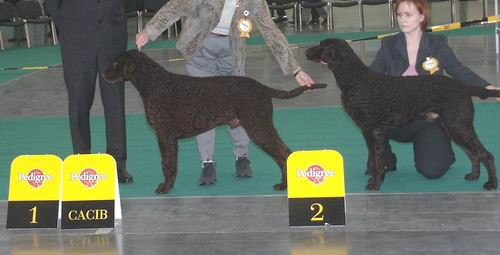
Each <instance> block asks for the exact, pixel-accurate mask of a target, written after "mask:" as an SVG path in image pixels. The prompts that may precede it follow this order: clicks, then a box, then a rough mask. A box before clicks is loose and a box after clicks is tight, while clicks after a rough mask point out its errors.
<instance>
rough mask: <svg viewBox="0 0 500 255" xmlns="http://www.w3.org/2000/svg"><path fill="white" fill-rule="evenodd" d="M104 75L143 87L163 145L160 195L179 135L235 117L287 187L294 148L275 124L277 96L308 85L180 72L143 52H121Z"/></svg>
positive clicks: (170, 180)
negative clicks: (283, 86)
mask: <svg viewBox="0 0 500 255" xmlns="http://www.w3.org/2000/svg"><path fill="white" fill-rule="evenodd" d="M104 78H105V79H107V80H109V81H118V80H125V81H131V82H132V84H133V85H134V86H135V87H136V89H137V90H138V91H139V94H140V96H141V98H142V101H143V103H144V110H145V112H146V118H147V120H148V123H149V124H150V125H151V127H152V128H153V129H154V130H155V132H156V136H157V138H158V144H159V146H160V153H161V158H162V168H163V175H164V176H165V181H164V182H162V183H161V184H160V185H159V186H158V188H157V189H156V192H157V193H167V192H169V191H170V189H172V187H173V186H174V182H175V178H176V176H177V151H178V145H177V140H178V139H182V138H186V137H191V136H195V135H198V134H200V133H202V132H205V131H207V130H210V129H212V128H214V127H216V126H219V125H223V124H227V123H228V122H229V121H230V120H233V119H235V118H237V119H239V124H240V125H241V126H242V127H243V128H244V129H245V130H246V131H247V133H248V136H249V137H250V139H252V141H253V142H254V143H255V144H257V145H258V146H259V147H260V148H262V149H263V150H264V151H265V152H266V153H267V154H269V155H270V156H271V157H273V159H274V160H275V161H276V163H277V164H278V165H279V167H280V168H281V175H282V180H281V183H278V184H276V185H274V189H276V190H284V189H286V186H287V182H286V159H287V158H288V156H289V155H290V153H291V151H290V149H289V148H288V146H286V144H285V143H284V142H283V141H282V140H281V138H280V137H279V135H278V133H277V132H276V129H275V127H274V124H273V104H272V100H271V99H272V98H283V99H284V98H292V97H296V96H298V95H300V94H302V93H303V92H304V91H305V90H306V88H304V87H299V88H296V89H294V90H291V91H283V90H276V89H273V88H269V87H267V86H264V85H262V84H260V83H259V82H257V81H255V80H253V79H250V78H246V77H237V76H217V77H203V78H199V77H191V76H186V75H178V74H174V73H171V72H168V71H167V70H165V69H164V68H163V67H161V66H160V65H159V64H158V63H156V62H154V61H153V60H152V59H150V58H149V57H148V56H147V55H145V54H143V53H141V52H139V51H137V50H131V51H128V52H126V53H124V54H122V55H121V56H119V57H118V58H117V59H116V61H115V62H114V63H113V65H112V66H111V67H109V68H108V69H107V70H106V72H105V73H104ZM324 87H326V85H325V84H316V85H313V86H312V87H311V88H310V89H316V88H324Z"/></svg>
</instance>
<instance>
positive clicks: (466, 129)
mask: <svg viewBox="0 0 500 255" xmlns="http://www.w3.org/2000/svg"><path fill="white" fill-rule="evenodd" d="M442 123H443V125H444V126H445V129H446V130H447V131H448V133H449V135H450V137H451V139H452V140H453V141H454V142H455V143H457V144H458V145H459V146H460V147H462V149H464V151H465V152H466V154H467V156H468V157H469V159H470V160H471V163H472V170H471V173H470V174H467V175H465V179H466V180H477V179H478V178H479V170H480V162H482V163H483V164H484V166H485V167H486V169H487V171H488V181H487V182H486V183H485V184H484V185H483V188H484V189H486V190H494V189H496V188H497V176H496V169H495V161H494V158H493V155H492V154H491V153H490V152H489V151H487V150H486V148H484V146H483V145H482V144H481V142H480V141H479V138H478V136H477V134H476V132H475V131H474V127H473V124H472V114H471V115H470V117H462V118H455V119H452V118H446V117H445V118H443V121H442Z"/></svg>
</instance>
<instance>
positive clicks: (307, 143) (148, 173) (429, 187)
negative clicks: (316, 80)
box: [0, 103, 500, 200]
mask: <svg viewBox="0 0 500 255" xmlns="http://www.w3.org/2000/svg"><path fill="white" fill-rule="evenodd" d="M274 120H275V124H276V127H277V129H278V132H279V133H280V135H281V137H282V138H283V140H284V141H285V142H286V143H287V144H288V145H289V146H290V148H291V149H292V150H293V151H298V150H320V149H333V150H338V151H339V152H340V153H342V155H343V157H344V161H345V162H344V164H345V172H346V174H345V178H346V189H347V192H348V193H360V192H365V191H364V186H365V184H366V181H367V179H368V177H366V176H365V175H364V170H365V168H366V158H367V150H366V147H365V143H364V140H363V138H362V136H361V133H360V131H359V129H358V128H357V127H356V126H354V124H353V123H352V121H351V120H350V119H349V118H348V117H347V116H346V114H345V113H344V112H343V110H342V109H341V108H312V109H281V110H276V111H275V117H274ZM475 124H476V131H477V132H478V134H479V137H480V138H481V140H482V142H483V144H484V145H485V146H486V148H487V149H488V150H489V151H490V152H492V153H493V154H494V155H496V156H497V158H499V157H498V155H500V142H499V141H500V132H499V131H498V130H499V128H500V104H498V103H484V104H476V116H475ZM127 135H128V137H127V139H128V140H127V141H128V158H129V160H128V164H127V165H128V168H129V169H130V172H131V173H132V174H133V175H134V178H135V183H133V184H131V185H121V186H120V190H121V194H122V196H123V197H147V196H155V194H154V190H155V189H156V187H157V185H158V184H159V183H160V181H161V180H162V178H163V176H162V173H161V170H160V169H161V168H160V155H159V152H158V146H157V144H156V138H155V136H154V134H153V132H152V130H151V129H150V128H149V127H148V126H147V124H146V121H145V118H144V115H128V116H127ZM92 138H93V141H92V142H93V148H94V150H93V151H94V152H103V151H104V150H105V149H104V148H105V145H104V141H105V136H104V120H103V117H93V118H92ZM0 141H1V142H0V187H1V188H0V200H4V199H6V197H7V191H8V185H7V184H8V176H9V171H10V163H11V162H12V160H13V159H14V158H15V157H16V156H18V155H23V154H55V155H58V156H59V157H61V158H62V159H64V157H66V156H68V155H69V154H70V153H71V140H70V137H69V130H68V121H67V119H66V118H8V119H6V118H4V119H0ZM392 144H393V146H392V148H393V151H394V152H395V153H396V154H397V157H398V166H397V167H398V170H397V171H396V172H390V173H388V174H387V176H386V179H385V182H384V184H383V186H382V188H381V192H461V191H468V192H474V191H482V184H483V183H484V182H485V181H486V174H485V171H484V167H482V172H481V173H482V175H481V178H480V180H479V181H477V182H468V181H465V180H464V179H463V176H464V175H465V174H466V173H467V172H468V171H469V170H470V162H469V160H468V158H467V157H466V156H465V154H464V153H463V151H462V150H460V149H459V148H457V147H455V152H456V158H457V161H456V163H455V164H454V165H453V166H452V168H451V169H450V170H449V172H448V173H447V174H446V175H445V176H444V177H442V178H440V179H437V180H427V179H425V178H424V177H422V176H421V175H419V174H418V173H417V172H416V171H415V169H414V166H413V156H412V146H411V145H409V144H400V143H392ZM179 148H180V152H179V165H178V170H179V171H178V172H179V173H178V176H177V181H176V185H175V187H174V189H173V190H172V192H171V193H170V194H168V195H167V196H208V195H215V196H219V195H279V194H286V193H285V192H277V191H274V190H273V189H272V185H273V184H275V183H277V182H278V181H279V179H280V174H279V168H278V166H277V165H276V164H275V163H274V161H273V160H272V159H271V158H270V157H269V156H267V154H265V153H264V152H262V151H261V150H260V149H258V148H257V147H256V146H254V145H253V144H252V145H251V148H250V159H251V161H252V167H253V169H254V177H252V178H248V179H240V178H236V177H235V176H234V172H235V170H234V156H233V155H232V149H231V143H230V139H229V135H228V134H227V130H226V127H220V128H218V129H217V142H216V160H217V176H218V183H217V185H215V186H211V187H204V186H203V187H200V186H198V185H197V180H198V177H199V174H200V172H201V166H200V163H199V160H198V152H197V148H196V142H195V140H194V139H192V138H191V139H185V140H182V141H181V142H180V146H179ZM497 165H498V163H497Z"/></svg>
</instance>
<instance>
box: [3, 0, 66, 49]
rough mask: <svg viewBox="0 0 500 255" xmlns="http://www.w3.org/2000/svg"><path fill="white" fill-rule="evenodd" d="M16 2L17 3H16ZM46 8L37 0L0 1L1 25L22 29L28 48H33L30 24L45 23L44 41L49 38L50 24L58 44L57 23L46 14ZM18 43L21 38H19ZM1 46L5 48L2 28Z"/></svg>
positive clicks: (54, 41)
mask: <svg viewBox="0 0 500 255" xmlns="http://www.w3.org/2000/svg"><path fill="white" fill-rule="evenodd" d="M14 3H15V4H14ZM45 13H46V12H45V10H44V8H43V6H42V4H41V3H40V2H38V1H36V0H20V1H8V2H0V27H12V28H14V30H15V29H22V28H23V27H24V33H25V36H26V42H27V44H28V48H31V38H30V32H29V26H28V25H29V24H43V25H44V33H43V36H44V41H45V40H46V39H47V26H50V29H51V31H52V42H53V44H54V45H57V43H58V42H57V33H55V32H54V31H56V30H55V24H54V21H53V20H52V18H50V17H48V16H47V15H45ZM14 34H15V33H14ZM17 42H18V45H19V42H20V38H18V40H17ZM0 48H1V49H2V50H4V41H3V36H2V31H1V30H0Z"/></svg>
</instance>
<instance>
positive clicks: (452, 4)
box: [450, 0, 457, 23]
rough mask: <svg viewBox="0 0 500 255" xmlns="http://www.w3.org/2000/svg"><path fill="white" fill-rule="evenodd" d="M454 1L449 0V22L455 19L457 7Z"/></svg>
mask: <svg viewBox="0 0 500 255" xmlns="http://www.w3.org/2000/svg"><path fill="white" fill-rule="evenodd" d="M456 8H457V7H456V1H455V0H451V1H450V11H451V14H450V16H451V23H453V22H455V21H456V20H457V9H456Z"/></svg>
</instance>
